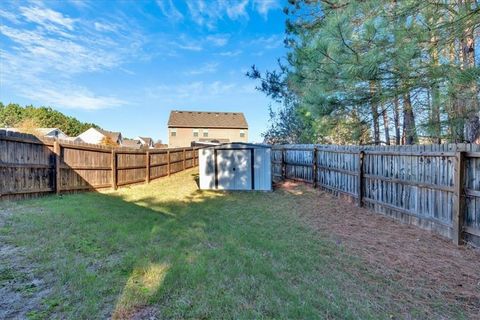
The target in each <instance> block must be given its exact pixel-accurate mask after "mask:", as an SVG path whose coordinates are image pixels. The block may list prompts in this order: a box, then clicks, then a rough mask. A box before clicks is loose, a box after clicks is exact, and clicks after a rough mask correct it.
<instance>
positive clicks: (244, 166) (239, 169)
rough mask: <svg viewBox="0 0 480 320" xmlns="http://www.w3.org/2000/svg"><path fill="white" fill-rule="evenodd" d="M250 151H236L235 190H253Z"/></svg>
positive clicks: (234, 159)
mask: <svg viewBox="0 0 480 320" xmlns="http://www.w3.org/2000/svg"><path fill="white" fill-rule="evenodd" d="M250 161H251V159H250V150H234V151H233V163H234V164H235V167H234V168H233V169H234V180H235V181H234V189H235V190H249V189H251V188H252V175H251V173H252V172H251V162H250Z"/></svg>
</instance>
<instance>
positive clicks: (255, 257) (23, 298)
mask: <svg viewBox="0 0 480 320" xmlns="http://www.w3.org/2000/svg"><path fill="white" fill-rule="evenodd" d="M196 178H197V171H196V170H195V169H192V170H187V171H185V172H181V173H178V174H175V175H172V176H170V177H168V178H164V179H160V180H157V181H153V182H151V183H150V184H148V185H140V186H133V187H127V188H121V189H119V190H117V191H114V192H113V191H109V192H103V193H93V192H91V193H82V194H71V195H63V196H60V197H59V196H49V197H45V198H39V199H33V200H25V201H21V202H4V203H2V204H0V240H1V241H0V258H1V261H2V264H1V266H0V296H2V297H3V299H2V301H0V318H14V317H17V318H30V319H44V318H77V319H87V318H110V317H113V318H117V319H144V318H162V319H163V318H174V319H179V318H236V319H242V318H243V319H251V318H284V319H286V318H296V319H299V318H302V319H306V318H308V319H313V318H339V319H358V318H361V319H369V318H370V319H385V318H394V319H396V318H422V319H425V318H429V319H438V318H458V319H464V318H466V319H468V318H475V317H476V316H478V314H479V312H480V274H478V270H479V266H480V265H479V261H480V254H479V253H478V251H476V250H474V249H470V248H464V247H460V248H459V247H456V246H454V245H453V244H451V243H450V242H449V241H447V240H444V239H443V238H440V237H438V236H435V235H432V234H430V233H428V232H425V231H422V230H419V229H417V228H415V227H412V226H407V225H402V224H399V223H397V222H395V221H392V220H390V219H387V218H385V217H382V216H380V215H377V214H374V213H371V212H369V211H367V210H365V209H360V208H357V207H355V206H353V205H351V204H348V203H346V202H343V201H341V200H339V199H336V198H333V197H332V196H330V195H329V194H328V193H325V192H323V191H319V190H314V189H311V188H310V187H308V186H306V185H303V184H298V183H292V182H286V183H283V184H281V185H278V186H277V188H276V190H275V191H274V192H270V193H264V192H260V193H256V192H213V191H200V190H198V186H197V179H196Z"/></svg>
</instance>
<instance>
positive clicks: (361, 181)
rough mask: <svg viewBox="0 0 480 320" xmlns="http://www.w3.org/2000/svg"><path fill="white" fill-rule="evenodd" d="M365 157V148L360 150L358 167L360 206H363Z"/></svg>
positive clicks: (358, 203) (358, 201)
mask: <svg viewBox="0 0 480 320" xmlns="http://www.w3.org/2000/svg"><path fill="white" fill-rule="evenodd" d="M364 157H365V152H364V151H363V150H360V152H359V153H358V169H357V175H358V190H357V194H358V198H357V205H358V206H359V207H362V206H363V159H364Z"/></svg>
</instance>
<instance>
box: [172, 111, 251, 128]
mask: <svg viewBox="0 0 480 320" xmlns="http://www.w3.org/2000/svg"><path fill="white" fill-rule="evenodd" d="M168 127H177V128H178V127H181V128H182V127H183V128H235V129H248V124H247V120H246V119H245V116H244V115H243V113H242V112H214V111H181V110H173V111H171V112H170V118H169V119H168Z"/></svg>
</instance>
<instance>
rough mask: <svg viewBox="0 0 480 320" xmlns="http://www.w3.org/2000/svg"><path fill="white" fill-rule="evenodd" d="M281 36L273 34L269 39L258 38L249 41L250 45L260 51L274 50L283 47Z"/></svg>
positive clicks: (282, 37)
mask: <svg viewBox="0 0 480 320" xmlns="http://www.w3.org/2000/svg"><path fill="white" fill-rule="evenodd" d="M283 39H284V36H283V35H279V34H274V35H271V36H269V37H259V38H256V39H254V40H252V41H250V43H249V44H250V45H252V46H256V47H258V48H262V49H276V48H279V47H281V46H283Z"/></svg>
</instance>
